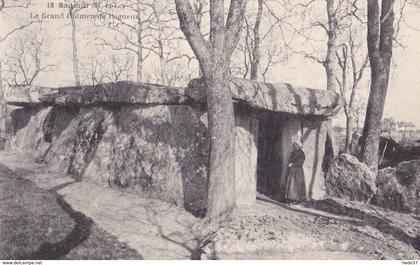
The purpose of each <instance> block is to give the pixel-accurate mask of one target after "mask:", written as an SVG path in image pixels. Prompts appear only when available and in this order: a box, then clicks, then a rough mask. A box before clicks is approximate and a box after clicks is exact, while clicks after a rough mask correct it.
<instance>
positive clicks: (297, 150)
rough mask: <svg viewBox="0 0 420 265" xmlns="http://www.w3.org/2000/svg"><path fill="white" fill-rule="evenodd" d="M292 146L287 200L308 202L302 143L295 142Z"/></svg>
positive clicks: (287, 180)
mask: <svg viewBox="0 0 420 265" xmlns="http://www.w3.org/2000/svg"><path fill="white" fill-rule="evenodd" d="M292 145H293V151H292V153H291V154H290V158H289V164H288V169H287V170H288V173H287V179H286V199H287V200H289V201H298V202H300V201H305V200H306V187H305V174H304V172H303V163H304V161H305V153H304V152H303V150H302V143H301V142H299V141H294V142H293V143H292Z"/></svg>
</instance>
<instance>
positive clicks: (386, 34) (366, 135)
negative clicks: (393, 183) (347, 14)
mask: <svg viewBox="0 0 420 265" xmlns="http://www.w3.org/2000/svg"><path fill="white" fill-rule="evenodd" d="M393 5H394V0H383V1H382V8H379V3H378V0H370V1H368V37H367V42H368V53H369V60H370V65H371V85H370V93H369V101H368V106H367V110H366V118H365V124H364V127H363V135H362V138H361V153H360V158H361V160H362V161H363V162H364V163H366V164H367V165H368V166H369V167H370V168H371V169H372V170H373V171H374V172H377V170H378V160H379V138H380V133H381V123H382V116H383V111H384V106H385V99H386V93H387V90H388V80H389V70H390V64H391V57H392V37H393V34H394V28H393V22H394V11H393ZM380 12H381V15H380V16H379V14H380Z"/></svg>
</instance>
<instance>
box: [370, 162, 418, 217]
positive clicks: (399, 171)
mask: <svg viewBox="0 0 420 265" xmlns="http://www.w3.org/2000/svg"><path fill="white" fill-rule="evenodd" d="M376 185H377V187H378V192H377V194H376V195H375V199H374V202H375V204H377V205H379V206H382V207H384V208H387V209H390V210H394V211H409V212H413V213H417V214H419V213H420V160H412V161H405V162H401V163H399V164H398V165H397V166H396V167H394V168H391V167H388V168H384V169H382V170H380V171H379V173H378V177H377V179H376Z"/></svg>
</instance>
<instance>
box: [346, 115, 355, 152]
mask: <svg viewBox="0 0 420 265" xmlns="http://www.w3.org/2000/svg"><path fill="white" fill-rule="evenodd" d="M345 115H346V143H345V146H344V152H345V153H351V141H352V139H353V118H352V116H351V113H349V112H348V111H345Z"/></svg>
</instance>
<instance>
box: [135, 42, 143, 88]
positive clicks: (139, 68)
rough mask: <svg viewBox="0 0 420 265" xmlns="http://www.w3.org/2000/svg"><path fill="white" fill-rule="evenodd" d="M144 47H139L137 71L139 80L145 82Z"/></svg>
mask: <svg viewBox="0 0 420 265" xmlns="http://www.w3.org/2000/svg"><path fill="white" fill-rule="evenodd" d="M142 52H143V51H142V48H140V47H139V48H138V50H137V73H136V79H137V82H139V83H141V82H143V55H142Z"/></svg>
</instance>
